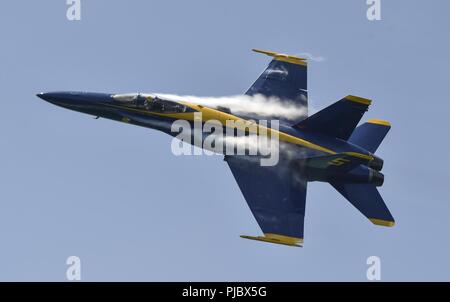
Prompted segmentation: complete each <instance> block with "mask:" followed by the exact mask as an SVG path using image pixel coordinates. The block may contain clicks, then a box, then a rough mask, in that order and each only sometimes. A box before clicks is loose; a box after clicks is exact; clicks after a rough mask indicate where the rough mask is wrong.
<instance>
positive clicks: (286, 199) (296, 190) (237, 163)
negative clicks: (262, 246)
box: [225, 156, 307, 246]
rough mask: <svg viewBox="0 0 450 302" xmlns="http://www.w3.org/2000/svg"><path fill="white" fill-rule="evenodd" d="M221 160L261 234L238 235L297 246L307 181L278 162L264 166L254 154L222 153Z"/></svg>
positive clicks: (300, 235)
mask: <svg viewBox="0 0 450 302" xmlns="http://www.w3.org/2000/svg"><path fill="white" fill-rule="evenodd" d="M225 160H226V161H227V163H228V165H229V166H230V169H231V172H232V173H233V176H234V178H235V179H236V182H237V183H238V185H239V188H240V189H241V192H242V194H243V195H244V198H245V200H246V201H247V204H248V205H249V207H250V210H251V211H252V213H253V215H254V216H255V218H256V221H257V222H258V224H259V226H260V228H261V229H262V231H263V233H264V236H258V237H253V236H241V237H243V238H247V239H254V240H260V241H266V242H272V243H278V244H285V245H291V246H300V245H299V244H301V243H302V242H303V225H304V216H305V201H306V187H307V182H306V181H305V180H304V179H302V178H301V177H300V176H299V175H294V174H293V172H292V169H289V166H288V164H287V163H284V162H281V161H280V162H279V163H278V165H275V166H271V167H268V166H261V165H260V161H259V160H258V157H254V156H226V157H225Z"/></svg>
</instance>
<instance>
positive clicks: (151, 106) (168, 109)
mask: <svg viewBox="0 0 450 302" xmlns="http://www.w3.org/2000/svg"><path fill="white" fill-rule="evenodd" d="M112 98H113V99H114V100H115V101H116V102H117V103H118V104H121V105H123V106H126V107H132V108H137V109H143V110H146V111H149V112H156V113H182V112H186V111H187V110H188V109H189V108H188V107H187V106H186V105H183V104H180V103H177V102H173V101H168V100H163V99H161V98H159V97H158V96H156V95H153V94H141V93H127V94H114V95H113V96H112Z"/></svg>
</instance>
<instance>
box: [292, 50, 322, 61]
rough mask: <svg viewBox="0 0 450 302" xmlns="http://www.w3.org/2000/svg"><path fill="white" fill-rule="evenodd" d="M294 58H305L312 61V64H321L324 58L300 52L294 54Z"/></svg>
mask: <svg viewBox="0 0 450 302" xmlns="http://www.w3.org/2000/svg"><path fill="white" fill-rule="evenodd" d="M296 56H299V57H306V58H307V59H308V60H311V61H314V62H323V61H325V58H324V57H322V56H314V55H312V54H310V53H309V52H301V53H298V54H296Z"/></svg>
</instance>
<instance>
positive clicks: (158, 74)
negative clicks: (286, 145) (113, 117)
mask: <svg viewBox="0 0 450 302" xmlns="http://www.w3.org/2000/svg"><path fill="white" fill-rule="evenodd" d="M81 2H82V15H81V18H82V19H81V21H77V22H70V21H68V20H67V19H66V8H67V6H66V3H65V1H63V0H58V1H57V0H52V1H50V0H47V1H31V0H29V1H25V0H20V1H13V0H7V1H2V2H1V4H0V37H1V40H0V87H1V92H2V98H1V104H2V109H1V113H2V114H1V118H0V155H1V156H0V242H1V248H0V280H2V281H5V280H54V281H64V280H66V279H65V278H66V268H67V266H66V263H65V262H66V259H67V257H68V256H71V255H76V256H78V257H80V258H81V264H82V273H81V274H82V280H85V281H93V280H142V281H172V280H173V281H221V280H225V281H234V280H239V281H320V280H325V281H343V280H355V281H364V280H366V269H367V265H366V259H367V257H369V256H372V255H375V256H379V257H380V258H381V278H382V280H385V281H394V280H447V281H448V280H450V243H449V230H450V219H449V214H450V200H449V187H448V181H449V164H448V158H447V150H448V148H449V141H448V133H447V132H448V129H449V113H450V106H449V101H448V98H449V93H448V86H449V85H448V70H449V69H450V58H449V54H450V43H449V39H448V29H449V28H450V18H449V12H450V3H449V2H448V1H444V0H440V1H439V0H435V1H416V0H410V1H406V0H403V1H386V0H383V1H382V20H381V21H377V22H369V21H368V20H367V19H366V10H367V5H366V1H365V0H349V1H332V0H330V1H318V0H314V1H276V2H274V1H207V0H204V1H197V0H192V1H167V0H165V1H107V0H82V1H81ZM251 48H262V49H268V50H275V51H280V52H285V53H291V54H298V53H303V52H309V53H311V54H313V55H315V56H322V57H324V58H325V60H324V61H323V62H313V61H312V62H310V65H309V92H310V104H311V106H312V108H314V110H319V109H321V108H323V107H325V106H327V105H329V104H331V103H332V102H335V101H337V100H339V99H340V98H342V97H343V96H345V95H348V94H355V95H360V96H362V97H367V98H371V99H373V100H374V102H373V105H372V106H371V108H370V110H369V112H367V113H366V115H365V116H364V120H365V119H368V118H382V119H386V120H389V121H391V122H392V124H393V128H392V130H391V132H390V133H389V135H388V137H387V138H386V139H385V141H384V143H383V144H382V146H381V147H380V149H379V151H378V153H377V155H379V156H380V157H382V158H384V160H385V167H384V169H383V172H384V173H385V175H386V181H385V185H384V186H383V187H382V188H381V189H380V191H381V193H382V195H383V197H384V199H385V201H386V203H387V204H388V206H389V208H390V209H391V212H392V213H393V215H394V217H395V218H396V221H397V225H396V226H395V227H394V228H382V227H376V226H374V225H372V224H371V223H370V222H369V221H368V220H367V219H365V218H364V217H363V216H362V215H361V214H360V213H359V212H358V211H357V210H356V209H354V208H353V207H352V206H351V205H350V204H349V203H348V202H347V201H346V200H345V199H344V198H343V197H341V196H340V195H339V193H337V192H336V191H334V189H333V188H332V187H331V186H330V185H328V184H324V183H312V184H310V185H309V191H308V198H307V207H306V222H305V245H304V247H303V248H291V247H286V246H279V245H273V244H265V243H260V242H256V241H249V240H245V239H241V238H239V235H240V234H246V235H259V234H261V231H260V229H259V227H258V225H257V223H256V221H255V219H254V218H253V216H252V215H251V213H250V210H249V209H248V206H247V204H246V202H245V200H244V198H243V196H242V195H241V193H240V191H239V188H238V186H237V184H236V183H235V180H234V179H233V177H232V175H231V172H230V171H229V169H228V166H227V165H226V163H225V162H224V161H222V157H219V156H213V157H207V156H200V157H199V156H197V157H194V156H191V157H189V156H182V157H175V156H174V155H172V153H171V151H170V142H171V138H170V137H169V136H167V135H164V134H162V133H158V132H156V131H153V130H150V129H146V128H140V127H136V126H131V125H126V124H122V123H117V122H113V121H109V120H105V119H99V120H94V119H93V118H92V117H90V116H88V115H83V114H81V113H76V112H73V111H69V110H65V109H62V108H59V107H56V106H53V105H50V104H48V103H46V102H43V101H42V100H40V99H38V98H37V97H36V96H35V94H36V93H38V92H41V91H53V90H85V91H97V92H118V93H122V92H136V91H139V92H164V93H176V94H193V95H201V96H224V95H235V94H239V93H243V92H244V91H245V90H246V89H247V88H248V87H249V86H250V85H251V84H252V83H253V81H254V80H255V79H256V78H257V77H258V76H259V74H260V73H261V71H262V70H263V69H264V68H265V67H266V65H267V63H268V62H269V60H270V58H268V57H265V56H262V55H259V54H255V53H252V52H251V51H250V49H251Z"/></svg>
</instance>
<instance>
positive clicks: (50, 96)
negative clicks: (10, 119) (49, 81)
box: [36, 92, 64, 103]
mask: <svg viewBox="0 0 450 302" xmlns="http://www.w3.org/2000/svg"><path fill="white" fill-rule="evenodd" d="M36 96H37V97H39V98H41V99H43V100H44V101H47V102H49V103H55V102H58V101H62V100H63V99H64V96H63V95H62V94H61V93H55V92H45V93H44V92H41V93H38V94H36Z"/></svg>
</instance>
